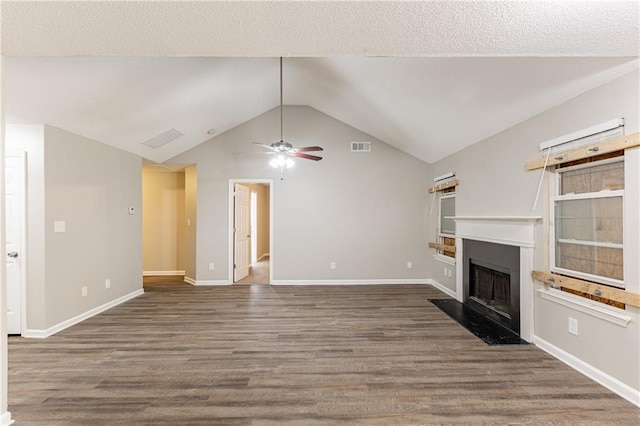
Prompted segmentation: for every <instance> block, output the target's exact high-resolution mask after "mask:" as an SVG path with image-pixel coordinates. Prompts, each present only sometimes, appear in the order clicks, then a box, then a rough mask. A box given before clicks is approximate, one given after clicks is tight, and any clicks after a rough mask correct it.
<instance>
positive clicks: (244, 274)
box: [229, 179, 273, 284]
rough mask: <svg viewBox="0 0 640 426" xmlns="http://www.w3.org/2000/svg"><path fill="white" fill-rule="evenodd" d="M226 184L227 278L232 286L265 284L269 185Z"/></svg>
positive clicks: (240, 181) (235, 181) (270, 271)
mask: <svg viewBox="0 0 640 426" xmlns="http://www.w3.org/2000/svg"><path fill="white" fill-rule="evenodd" d="M272 182H273V181H272V180H270V179H231V180H230V181H229V277H230V281H231V282H232V283H238V284H269V283H271V282H272V278H273V267H272V265H273V262H272V252H273V250H272V229H273V226H272V224H273V221H272V218H273V214H272V212H273V208H272V206H273V191H272V188H273V184H272Z"/></svg>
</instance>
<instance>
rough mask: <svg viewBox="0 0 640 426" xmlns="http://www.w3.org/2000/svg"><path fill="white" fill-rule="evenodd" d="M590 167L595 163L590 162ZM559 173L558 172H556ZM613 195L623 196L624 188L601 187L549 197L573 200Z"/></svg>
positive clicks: (595, 164) (610, 196) (557, 199)
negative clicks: (591, 190)
mask: <svg viewBox="0 0 640 426" xmlns="http://www.w3.org/2000/svg"><path fill="white" fill-rule="evenodd" d="M590 164H591V166H592V167H595V166H597V165H598V164H597V163H590ZM557 173H560V172H557ZM614 197H620V198H622V197H624V189H616V190H611V189H603V190H602V191H598V192H580V193H578V194H575V193H573V192H570V193H569V194H562V195H554V196H553V197H551V201H554V202H555V201H574V200H593V199H597V198H614Z"/></svg>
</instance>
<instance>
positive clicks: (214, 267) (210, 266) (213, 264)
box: [209, 262, 216, 271]
mask: <svg viewBox="0 0 640 426" xmlns="http://www.w3.org/2000/svg"><path fill="white" fill-rule="evenodd" d="M214 269H216V264H215V263H213V262H211V263H209V270H210V271H213V270H214Z"/></svg>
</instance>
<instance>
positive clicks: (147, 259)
mask: <svg viewBox="0 0 640 426" xmlns="http://www.w3.org/2000/svg"><path fill="white" fill-rule="evenodd" d="M184 179H185V174H184V172H174V171H170V170H157V168H146V169H143V171H142V267H143V271H144V274H145V275H157V274H160V275H162V274H169V275H173V274H182V273H184V272H183V271H184V245H185V241H184V238H185V235H184V234H185V228H186V227H185V182H184Z"/></svg>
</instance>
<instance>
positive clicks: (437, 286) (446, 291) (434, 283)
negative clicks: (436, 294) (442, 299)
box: [427, 279, 456, 299]
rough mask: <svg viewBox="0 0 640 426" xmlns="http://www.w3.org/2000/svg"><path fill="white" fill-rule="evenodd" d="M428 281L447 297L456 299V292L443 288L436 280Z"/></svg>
mask: <svg viewBox="0 0 640 426" xmlns="http://www.w3.org/2000/svg"><path fill="white" fill-rule="evenodd" d="M427 281H429V284H431V285H432V286H434V287H435V288H437V289H438V290H440V291H441V292H443V293H445V294H446V295H447V296H450V297H453V298H454V299H456V292H455V291H453V290H451V289H450V288H448V287H445V286H443V285H442V284H440V283H439V282H438V281H436V280H432V279H428V280H427Z"/></svg>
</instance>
